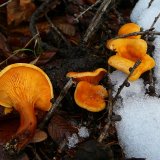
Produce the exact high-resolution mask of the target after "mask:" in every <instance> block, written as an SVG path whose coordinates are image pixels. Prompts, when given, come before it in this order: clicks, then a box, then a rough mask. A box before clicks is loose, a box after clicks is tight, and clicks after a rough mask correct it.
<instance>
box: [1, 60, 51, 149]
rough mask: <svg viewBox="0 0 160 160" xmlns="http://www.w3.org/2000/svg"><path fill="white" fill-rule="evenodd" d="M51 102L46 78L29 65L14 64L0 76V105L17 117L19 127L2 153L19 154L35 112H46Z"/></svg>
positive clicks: (31, 128) (32, 128)
mask: <svg viewBox="0 0 160 160" xmlns="http://www.w3.org/2000/svg"><path fill="white" fill-rule="evenodd" d="M51 98H53V89H52V84H51V82H50V80H49V78H48V76H47V75H46V74H45V73H44V72H43V71H42V70H41V69H40V68H38V67H36V66H34V65H32V64H26V63H16V64H12V65H9V66H7V67H6V68H4V69H3V70H2V71H1V72H0V105H1V106H3V107H6V108H12V107H13V108H14V109H15V110H16V111H17V112H19V114H20V126H19V128H18V130H17V132H16V134H15V135H14V136H13V138H12V139H11V140H10V141H9V142H8V143H7V144H6V149H7V150H9V149H13V150H14V151H15V152H19V151H20V150H21V149H23V148H24V147H25V145H26V144H28V142H29V141H30V140H31V139H32V137H33V135H34V133H35V129H36V126H37V119H36V115H35V108H38V109H40V110H43V111H48V110H49V109H50V107H51V103H50V99H51Z"/></svg>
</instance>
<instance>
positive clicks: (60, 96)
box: [39, 79, 73, 129]
mask: <svg viewBox="0 0 160 160" xmlns="http://www.w3.org/2000/svg"><path fill="white" fill-rule="evenodd" d="M72 85H73V81H72V79H70V80H69V81H68V82H67V83H66V85H65V86H64V88H63V89H62V91H61V92H60V94H59V96H58V98H57V99H56V100H55V102H53V104H52V107H51V109H50V110H49V111H48V113H47V115H46V116H45V118H44V119H43V121H42V122H41V123H40V125H39V128H40V129H43V128H44V127H45V125H46V124H47V123H48V121H49V120H50V119H51V118H52V116H53V114H54V112H55V110H56V109H57V107H58V106H59V104H60V102H61V101H62V99H63V98H64V97H65V95H66V94H67V92H68V90H69V89H70V88H71V86H72Z"/></svg>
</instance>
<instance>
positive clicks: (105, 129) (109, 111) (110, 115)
mask: <svg viewBox="0 0 160 160" xmlns="http://www.w3.org/2000/svg"><path fill="white" fill-rule="evenodd" d="M107 78H108V81H109V83H110V84H112V83H111V80H110V78H109V77H107ZM108 95H109V98H108V119H107V124H106V125H105V127H104V128H103V131H102V133H101V134H100V136H99V137H98V142H100V143H101V142H102V141H103V139H104V138H105V137H106V135H107V131H108V128H109V126H110V124H111V117H112V112H113V105H112V99H113V97H112V88H110V89H108Z"/></svg>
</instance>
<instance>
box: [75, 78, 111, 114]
mask: <svg viewBox="0 0 160 160" xmlns="http://www.w3.org/2000/svg"><path fill="white" fill-rule="evenodd" d="M107 96H108V92H107V90H106V89H105V88H104V87H103V86H101V85H94V84H91V83H88V82H86V81H81V82H79V83H78V84H77V87H76V90H75V93H74V99H75V101H76V103H77V105H78V106H80V107H81V108H84V109H86V110H88V111H91V112H99V111H102V110H103V109H104V108H105V107H106V103H105V98H106V97H107Z"/></svg>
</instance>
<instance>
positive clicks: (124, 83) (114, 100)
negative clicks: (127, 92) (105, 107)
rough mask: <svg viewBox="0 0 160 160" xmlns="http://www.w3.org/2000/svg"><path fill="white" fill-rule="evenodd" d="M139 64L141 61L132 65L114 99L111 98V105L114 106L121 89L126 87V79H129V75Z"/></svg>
mask: <svg viewBox="0 0 160 160" xmlns="http://www.w3.org/2000/svg"><path fill="white" fill-rule="evenodd" d="M140 64H141V60H137V61H136V63H135V64H134V66H133V67H132V68H131V70H130V73H129V75H128V76H127V78H126V79H125V80H124V82H123V83H122V85H120V87H119V88H118V91H117V94H116V95H115V97H114V98H113V101H112V103H113V105H114V104H115V102H116V101H117V98H118V96H119V95H120V93H121V91H122V89H123V88H124V87H125V86H126V84H127V83H128V79H129V78H130V77H131V75H132V74H133V72H134V71H135V69H136V68H137V67H138V66H139V65H140Z"/></svg>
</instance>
